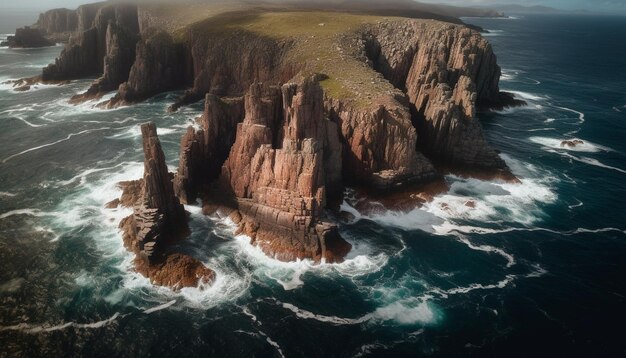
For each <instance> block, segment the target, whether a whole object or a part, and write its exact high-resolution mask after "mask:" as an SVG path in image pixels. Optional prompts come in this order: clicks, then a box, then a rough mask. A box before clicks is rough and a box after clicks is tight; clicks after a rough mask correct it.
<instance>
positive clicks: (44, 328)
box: [0, 312, 124, 334]
mask: <svg viewBox="0 0 626 358" xmlns="http://www.w3.org/2000/svg"><path fill="white" fill-rule="evenodd" d="M118 317H124V316H123V315H120V313H119V312H116V313H115V314H114V315H113V316H111V317H110V318H108V319H105V320H103V321H98V322H93V323H77V322H67V323H62V324H57V325H48V324H40V325H37V324H29V323H20V324H16V325H13V326H0V332H2V331H20V332H24V333H28V334H38V333H48V332H53V331H61V330H64V329H67V328H74V329H96V328H101V327H104V326H108V325H109V324H111V323H113V321H115V320H116V319H117V318H118Z"/></svg>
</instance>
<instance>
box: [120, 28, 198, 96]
mask: <svg viewBox="0 0 626 358" xmlns="http://www.w3.org/2000/svg"><path fill="white" fill-rule="evenodd" d="M185 73H186V72H185V61H184V52H183V47H182V45H181V44H178V43H176V42H174V40H173V39H172V37H171V36H170V35H169V34H167V33H165V32H157V33H155V34H150V35H147V34H146V35H144V36H143V38H142V39H141V40H140V41H139V42H138V43H137V52H136V57H135V59H134V63H133V65H132V67H131V69H130V73H129V74H128V81H126V82H124V83H123V84H122V85H121V86H120V87H119V91H118V94H117V95H116V96H115V98H113V99H112V100H111V103H110V105H111V106H113V105H119V104H125V103H133V102H139V101H142V100H145V99H147V98H149V97H151V96H153V95H155V94H158V93H161V92H165V91H170V90H173V89H177V88H180V87H182V86H183V84H184V83H185V78H186V77H185Z"/></svg>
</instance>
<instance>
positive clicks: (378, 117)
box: [325, 96, 437, 190]
mask: <svg viewBox="0 0 626 358" xmlns="http://www.w3.org/2000/svg"><path fill="white" fill-rule="evenodd" d="M377 103H378V104H379V105H378V106H374V107H369V106H368V107H362V106H354V105H353V104H351V103H350V102H348V101H342V100H339V99H333V98H329V97H327V98H326V101H325V106H326V111H327V113H328V114H329V116H330V117H331V118H333V120H334V121H335V122H337V123H338V124H339V126H340V129H341V134H342V142H343V145H344V148H343V160H344V165H343V173H344V179H345V180H346V181H347V182H348V183H357V184H367V185H370V186H373V187H375V188H378V189H383V190H386V189H392V188H394V187H397V186H401V185H406V184H410V183H415V182H423V181H426V180H429V179H432V178H434V177H436V176H437V174H436V172H435V170H434V167H433V166H432V164H431V163H430V161H429V160H428V159H426V157H424V155H422V154H421V153H419V152H417V151H416V150H415V148H416V143H417V132H416V130H415V128H414V127H413V125H412V123H411V114H410V112H409V110H408V108H407V107H406V106H403V105H402V104H401V103H399V102H398V101H397V100H395V99H394V98H393V97H391V96H387V97H385V98H382V99H379V101H378V102H377Z"/></svg>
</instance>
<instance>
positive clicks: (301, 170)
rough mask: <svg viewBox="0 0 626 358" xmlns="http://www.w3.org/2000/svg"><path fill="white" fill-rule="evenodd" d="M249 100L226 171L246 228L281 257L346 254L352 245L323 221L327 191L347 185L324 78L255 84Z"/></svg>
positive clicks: (334, 258)
mask: <svg viewBox="0 0 626 358" xmlns="http://www.w3.org/2000/svg"><path fill="white" fill-rule="evenodd" d="M245 107H246V117H245V119H244V121H243V123H240V124H239V125H238V126H237V139H236V140H235V143H234V145H233V147H232V149H231V151H230V155H229V157H228V160H227V161H226V162H225V163H224V166H223V167H222V175H221V178H220V180H221V183H222V185H223V186H224V187H225V188H226V189H227V190H228V191H230V192H232V194H233V195H234V196H235V197H236V198H237V202H238V208H239V211H240V213H241V216H242V220H241V222H240V227H241V230H242V231H243V232H244V233H246V234H247V235H248V236H250V237H251V238H252V239H253V243H254V244H256V245H258V246H259V247H260V248H261V249H263V251H265V252H266V253H267V254H268V255H270V256H272V257H275V258H277V259H279V260H286V261H290V260H295V259H303V258H312V259H314V260H317V261H319V260H321V259H325V260H326V261H329V262H334V261H341V260H342V259H343V257H344V256H345V254H346V253H347V252H348V251H349V250H350V244H348V243H347V242H345V241H344V240H343V239H341V237H340V236H339V234H338V231H337V227H336V226H335V225H333V224H330V223H328V222H325V221H324V220H323V218H324V213H323V211H324V208H325V207H326V200H327V190H335V191H337V190H338V187H340V186H341V182H340V178H341V154H340V153H341V146H340V142H339V131H338V128H337V125H336V124H335V123H333V122H331V121H329V120H328V119H327V118H326V116H325V115H324V107H323V92H322V90H321V88H320V87H319V84H318V83H317V82H316V81H315V80H313V79H310V78H308V79H306V80H302V81H301V82H299V83H289V84H285V85H283V86H282V88H280V89H279V88H277V87H273V86H267V85H260V84H254V85H252V86H251V87H250V91H249V92H248V94H247V95H246V100H245Z"/></svg>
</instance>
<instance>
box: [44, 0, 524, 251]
mask: <svg viewBox="0 0 626 358" xmlns="http://www.w3.org/2000/svg"><path fill="white" fill-rule="evenodd" d="M139 14H141V15H139ZM163 16H166V17H167V16H170V17H171V16H174V18H176V19H179V18H181V16H182V15H180V14H178V15H163V14H162V13H161V14H155V13H150V12H149V11H147V10H146V9H145V8H144V9H141V10H137V8H136V7H133V6H128V5H119V4H107V5H99V6H95V5H94V6H88V7H84V8H81V9H79V11H78V17H77V28H78V32H77V36H76V37H75V38H73V39H72V41H71V42H70V44H69V45H68V47H67V48H66V49H65V50H64V52H63V53H62V55H61V57H60V58H59V59H58V60H57V63H56V64H55V65H51V66H50V67H48V68H47V69H46V70H44V79H48V78H52V79H61V78H63V79H67V78H75V77H80V76H85V75H87V74H89V75H94V74H102V77H101V78H100V79H99V80H97V81H96V82H95V83H94V85H93V86H92V88H91V89H90V90H89V91H88V92H87V93H86V94H85V95H83V96H81V97H78V98H77V100H82V99H85V98H92V97H94V96H95V97H97V96H99V95H101V94H102V93H104V92H106V91H110V90H113V89H115V88H116V86H118V85H119V89H118V93H117V94H116V96H115V97H114V98H113V99H112V100H111V101H110V102H108V103H106V105H107V106H116V105H120V104H129V103H133V102H137V101H141V100H144V99H146V98H148V97H150V96H153V95H155V94H158V93H161V92H164V91H170V90H174V89H184V88H186V91H185V92H184V94H183V95H182V96H181V97H180V99H179V100H178V101H177V102H176V103H174V105H173V106H172V108H173V109H176V108H178V107H179V106H181V105H184V104H186V103H190V102H194V101H197V100H201V99H202V98H204V101H205V103H204V104H205V109H204V114H203V115H202V117H200V118H199V120H198V121H199V124H200V129H198V130H196V129H194V128H189V129H188V130H187V132H186V133H185V135H184V136H183V138H182V140H181V148H180V161H179V167H178V170H177V172H176V175H175V176H174V177H173V178H170V177H169V176H168V175H169V174H164V173H166V168H164V167H155V168H148V167H146V172H147V173H159V174H156V175H157V176H158V177H159V178H160V179H159V180H158V181H157V183H160V184H159V185H161V186H160V187H158V188H160V189H158V190H156V189H155V190H156V192H158V193H159V196H157V197H158V198H163V200H165V199H164V198H168V199H167V200H165V201H162V200H161V201H159V202H158V203H157V202H155V203H152V204H150V205H148V206H144V209H145V210H143V209H142V210H140V211H139V212H137V213H136V215H134V216H133V217H134V219H127V220H126V221H125V225H130V226H129V227H130V228H136V227H139V226H141V225H143V224H141V223H142V222H144V221H147V222H151V223H157V224H155V225H153V226H146V227H148V229H146V230H145V231H146V233H149V232H151V231H150V230H152V229H150V228H151V227H155V228H161V227H162V225H161V224H158V223H160V222H161V221H162V220H172V221H171V223H170V224H168V225H165V227H175V224H176V223H177V222H178V221H185V219H184V218H183V217H182V216H181V215H180V214H177V212H178V211H180V210H179V209H175V208H178V207H180V204H178V200H180V202H183V203H193V202H195V201H196V200H197V199H198V198H200V199H202V205H203V206H204V207H205V209H206V210H205V211H207V212H209V211H211V210H209V208H210V207H215V206H219V207H221V208H222V209H225V210H227V212H228V213H229V214H230V216H231V219H233V220H234V221H235V222H236V223H238V225H239V228H240V231H241V232H243V233H245V234H247V235H249V236H250V237H251V238H252V240H253V243H254V244H256V245H258V246H259V247H260V248H261V249H263V251H265V252H266V253H267V254H268V255H270V256H273V257H276V258H278V259H280V260H294V259H303V258H310V259H313V260H315V261H321V260H326V261H331V262H336V261H341V260H342V259H343V257H344V256H345V255H346V254H347V252H348V251H349V250H350V244H349V243H347V242H346V241H344V240H343V239H342V238H341V236H340V235H339V232H338V230H337V227H336V226H335V225H334V224H333V223H332V222H331V221H329V219H328V216H327V215H326V214H327V210H328V209H333V208H334V207H336V205H335V204H336V203H338V202H341V200H342V197H343V189H344V186H345V185H350V186H352V185H358V186H360V187H364V188H365V189H367V190H373V191H376V192H378V193H380V192H390V191H397V190H399V189H403V188H407V187H409V186H413V185H420V184H424V183H427V182H430V181H432V180H434V179H437V178H441V174H442V173H441V172H440V171H439V170H440V169H441V168H442V167H447V168H456V169H465V168H471V169H474V170H494V171H496V172H504V173H506V172H507V171H508V169H507V168H506V164H505V163H504V161H503V160H502V159H500V157H499V156H498V154H497V152H496V150H494V149H493V148H491V147H490V146H489V145H488V143H487V142H486V140H485V138H484V136H483V133H482V129H481V127H480V123H479V122H478V120H477V119H476V116H475V114H476V108H478V106H481V105H482V106H483V107H487V106H494V105H495V106H506V105H511V104H515V103H513V102H512V101H511V99H512V97H510V96H508V95H505V94H502V93H501V92H500V90H499V77H500V68H499V67H498V65H497V61H496V57H495V55H494V54H493V51H492V49H491V46H490V45H489V43H488V42H487V41H486V40H485V39H483V38H482V37H481V36H480V34H479V33H478V32H476V31H474V30H472V29H469V28H467V27H466V26H463V25H462V24H451V23H445V22H440V21H432V20H417V19H407V18H397V17H394V18H386V17H381V16H376V15H369V14H368V15H358V14H354V13H352V14H346V13H340V12H315V11H307V12H285V11H267V10H262V9H261V10H259V9H256V8H255V9H250V10H248V11H237V12H230V13H219V14H217V15H211V16H209V18H208V19H205V20H202V21H199V22H195V23H194V24H192V25H189V26H178V27H170V26H162V27H161V28H158V29H156V28H150V27H149V25H147V24H153V25H154V24H158V23H159V21H157V20H158V19H159V18H161V17H163ZM176 16H178V17H176ZM140 17H141V18H140ZM148 20H149V21H148ZM164 23H165V24H167V23H168V22H167V21H165V20H164ZM139 24H141V25H139ZM150 26H152V25H150ZM140 28H141V31H140ZM172 28H175V30H172ZM135 43H136V46H133V44H135ZM131 64H132V65H131ZM148 137H150V136H148ZM145 140H148V139H145ZM157 152H158V151H157ZM150 153H153V154H154V153H156V152H152V151H150ZM156 157H162V154H161V155H156ZM146 158H148V155H146ZM155 163H160V159H159V160H157V161H156V162H155ZM159 166H160V164H159ZM150 175H153V174H150ZM151 178H152V177H151ZM171 180H173V183H172V181H171ZM149 184H150V182H149V181H148V178H144V184H142V185H143V186H142V188H144V189H145V188H146V187H150V185H149ZM155 185H156V184H155ZM163 185H165V186H163ZM134 187H137V185H135V186H134ZM154 188H157V187H154ZM150 195H151V194H150V193H149V192H144V193H143V195H141V197H142V198H149V197H150ZM163 195H164V196H163ZM174 195H175V196H176V197H177V198H178V199H176V201H175V203H174V201H173V199H171V198H173V197H174ZM131 196H132V195H131ZM159 200H160V199H159ZM157 209H158V210H157ZM172 210H173V211H172ZM164 212H165V213H169V214H167V215H164V216H163V217H162V218H161V216H159V215H160V214H158V213H164ZM175 212H176V213H175ZM155 215H156V216H155ZM168 217H169V218H176V219H168ZM133 220H134V221H133ZM142 220H143V221H142ZM150 225H152V224H150ZM133 230H134V229H133ZM159 230H160V229H159ZM131 231H132V230H131ZM127 232H128V230H127ZM150 235H152V234H150ZM145 241H146V239H141V238H140V239H134V240H131V242H139V243H141V242H145ZM148 242H152V241H150V240H148ZM137 245H138V246H136V247H134V249H133V250H134V251H135V252H139V253H141V252H144V254H142V255H145V252H146V251H145V245H144V246H141V245H143V244H137ZM154 245H156V244H150V245H149V246H148V252H150V250H152V249H153V248H154V247H158V246H154ZM131 247H133V246H132V245H131ZM142 247H143V248H142Z"/></svg>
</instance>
